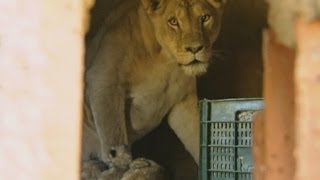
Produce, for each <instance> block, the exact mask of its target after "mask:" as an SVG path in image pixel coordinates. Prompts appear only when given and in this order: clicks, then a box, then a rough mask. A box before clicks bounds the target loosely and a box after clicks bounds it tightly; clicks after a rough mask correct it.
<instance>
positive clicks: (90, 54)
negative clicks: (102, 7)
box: [82, 0, 226, 162]
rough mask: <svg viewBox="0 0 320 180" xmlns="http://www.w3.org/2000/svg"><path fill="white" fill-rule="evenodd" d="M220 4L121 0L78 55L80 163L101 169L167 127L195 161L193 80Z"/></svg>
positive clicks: (215, 0)
mask: <svg viewBox="0 0 320 180" xmlns="http://www.w3.org/2000/svg"><path fill="white" fill-rule="evenodd" d="M225 4H226V0H127V1H125V2H124V3H123V4H122V5H121V6H120V7H119V9H117V10H115V11H114V12H113V13H111V15H110V17H109V18H108V19H106V22H105V25H104V26H103V27H102V28H101V29H100V32H98V34H97V35H96V36H95V38H94V39H93V40H92V42H91V43H90V45H89V47H88V50H87V54H86V66H87V67H86V68H87V69H86V73H85V105H84V123H83V142H82V145H83V148H82V159H83V160H89V159H90V158H91V157H94V156H95V158H99V159H101V160H103V161H104V162H109V159H108V153H109V150H110V147H112V146H114V145H119V144H128V145H129V146H130V145H131V144H132V143H133V142H134V141H135V140H137V139H139V138H141V137H143V136H144V135H146V134H147V133H148V132H150V131H151V130H153V129H154V128H155V127H157V126H158V125H159V124H160V122H161V120H162V119H163V118H164V117H165V116H166V115H168V122H169V125H170V126H171V128H172V129H173V130H174V131H175V133H176V134H177V136H178V137H179V138H180V139H181V141H182V142H183V144H184V145H185V147H186V149H187V150H188V151H189V152H190V153H191V155H192V156H193V158H194V159H195V161H196V162H198V158H199V113H198V107H197V103H198V99H197V92H196V76H198V75H201V74H203V73H205V72H206V69H207V67H208V64H209V59H210V56H211V54H212V44H213V42H214V41H215V40H216V38H217V36H218V33H219V30H220V23H221V16H222V12H223V9H224V6H225Z"/></svg>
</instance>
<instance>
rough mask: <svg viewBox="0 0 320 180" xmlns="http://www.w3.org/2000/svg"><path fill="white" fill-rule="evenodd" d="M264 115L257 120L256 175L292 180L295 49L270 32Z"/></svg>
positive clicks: (269, 179) (265, 48)
mask: <svg viewBox="0 0 320 180" xmlns="http://www.w3.org/2000/svg"><path fill="white" fill-rule="evenodd" d="M263 38H264V39H263V41H264V42H263V54H264V69H265V73H264V98H265V110H264V113H263V117H259V118H258V119H257V121H255V126H254V136H255V137H254V138H255V139H257V142H255V144H254V154H255V159H256V164H255V166H256V168H255V173H254V174H255V178H256V179H258V180H261V179H262V180H292V179H293V175H294V167H295V161H294V157H293V151H294V138H295V135H294V101H293V99H294V91H293V88H294V83H293V82H294V79H293V75H294V74H293V70H294V58H295V54H294V51H292V50H290V49H288V48H286V47H284V46H282V45H280V44H278V43H277V42H276V41H275V38H274V35H273V33H272V32H270V31H265V32H264V35H263Z"/></svg>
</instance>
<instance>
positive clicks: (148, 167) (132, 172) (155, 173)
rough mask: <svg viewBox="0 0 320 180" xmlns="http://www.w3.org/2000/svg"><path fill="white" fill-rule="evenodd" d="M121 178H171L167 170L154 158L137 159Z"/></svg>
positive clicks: (164, 179)
mask: <svg viewBox="0 0 320 180" xmlns="http://www.w3.org/2000/svg"><path fill="white" fill-rule="evenodd" d="M121 180H169V176H168V174H167V173H166V172H165V170H164V169H163V168H162V167H161V166H159V165H158V164H157V163H155V162H154V161H152V160H149V159H145V158H138V159H135V160H134V161H133V162H132V163H131V164H130V169H129V170H128V171H126V172H125V174H124V175H123V177H122V178H121Z"/></svg>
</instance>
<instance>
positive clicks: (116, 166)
mask: <svg viewBox="0 0 320 180" xmlns="http://www.w3.org/2000/svg"><path fill="white" fill-rule="evenodd" d="M109 156H110V160H111V164H110V166H111V168H110V169H108V170H106V171H104V172H103V173H102V174H101V175H100V176H99V178H98V180H167V179H169V178H168V177H167V175H166V173H165V170H164V169H163V168H162V167H161V166H159V165H158V164H157V163H155V162H154V161H151V160H148V159H145V158H138V159H135V160H132V156H131V153H130V152H129V150H128V148H127V146H125V145H120V146H114V147H112V148H111V150H110V154H109Z"/></svg>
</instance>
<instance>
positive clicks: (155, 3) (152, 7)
mask: <svg viewBox="0 0 320 180" xmlns="http://www.w3.org/2000/svg"><path fill="white" fill-rule="evenodd" d="M163 1H164V0H141V3H142V5H143V7H144V8H145V9H146V11H147V12H148V13H152V12H154V11H156V10H157V9H159V8H160V7H161V5H162V3H163Z"/></svg>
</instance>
